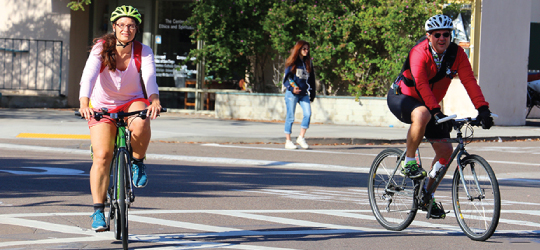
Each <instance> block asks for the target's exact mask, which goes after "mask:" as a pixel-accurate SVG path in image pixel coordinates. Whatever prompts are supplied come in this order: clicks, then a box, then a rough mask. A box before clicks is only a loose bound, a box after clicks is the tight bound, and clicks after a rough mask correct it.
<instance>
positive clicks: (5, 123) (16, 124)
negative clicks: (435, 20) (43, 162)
mask: <svg viewBox="0 0 540 250" xmlns="http://www.w3.org/2000/svg"><path fill="white" fill-rule="evenodd" d="M283 129H284V125H283V122H258V121H240V120H220V119H216V118H213V117H211V116H207V115H197V114H188V113H163V114H162V115H161V117H160V118H158V119H156V120H153V121H152V140H154V141H175V142H207V143H284V142H285V135H284V133H283ZM0 131H1V133H0V139H15V138H17V135H19V134H20V133H41V134H61V135H65V134H70V135H88V134H89V131H88V127H87V124H86V121H84V120H81V119H79V118H77V117H76V116H75V115H74V112H73V111H72V110H67V109H63V110H59V109H1V108H0ZM299 131H300V124H294V125H293V134H292V136H293V138H296V136H298V133H299ZM406 134H407V129H406V128H393V127H370V126H348V125H333V124H311V126H310V128H309V129H308V132H307V134H306V140H307V141H308V143H310V144H335V143H337V144H368V143H370V144H384V143H403V142H405V136H406ZM474 138H475V139H476V140H494V141H498V140H499V139H500V140H502V141H512V140H527V139H533V140H534V139H540V127H537V126H511V127H510V126H507V127H503V126H494V127H493V128H491V129H490V130H483V129H481V128H479V127H475V128H474Z"/></svg>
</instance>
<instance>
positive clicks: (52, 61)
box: [0, 0, 540, 125]
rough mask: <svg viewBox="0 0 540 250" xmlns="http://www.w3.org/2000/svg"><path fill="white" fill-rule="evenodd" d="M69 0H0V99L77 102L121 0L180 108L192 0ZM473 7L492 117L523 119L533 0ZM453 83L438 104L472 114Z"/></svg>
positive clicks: (474, 40) (187, 71)
mask: <svg viewBox="0 0 540 250" xmlns="http://www.w3.org/2000/svg"><path fill="white" fill-rule="evenodd" d="M69 2H70V1H69V0H25V1H18V0H0V4H1V5H2V6H3V8H2V9H0V73H2V75H1V76H0V77H1V78H0V93H2V99H1V100H2V104H3V106H17V105H16V103H15V102H16V101H17V100H19V102H21V103H20V105H18V106H25V105H26V106H34V107H78V105H79V101H78V93H79V81H80V77H81V75H82V70H83V68H84V65H85V62H86V59H87V57H88V51H89V49H90V46H91V44H92V40H93V39H94V38H96V37H99V36H101V35H103V34H105V33H106V32H110V31H111V26H110V22H109V15H110V13H111V11H112V10H113V9H114V8H116V7H117V6H120V5H124V4H126V5H132V6H134V7H136V8H138V9H139V11H140V12H141V14H142V16H143V23H142V26H141V32H140V33H139V34H138V35H137V38H136V39H138V40H140V41H142V42H143V43H145V44H147V45H149V46H150V47H151V48H152V49H153V50H154V53H155V58H156V71H157V78H158V85H159V86H160V88H170V89H169V90H171V89H173V91H160V93H161V96H162V99H164V100H166V102H167V106H169V107H171V108H180V109H182V108H188V107H187V104H188V101H189V100H190V99H193V98H194V94H195V93H194V92H193V93H191V94H190V93H186V92H179V91H174V89H175V88H176V89H177V90H178V89H179V88H180V89H181V88H185V87H190V86H191V85H194V84H195V83H196V82H199V83H200V81H201V80H200V79H199V80H197V78H198V77H197V76H198V75H199V76H200V75H202V73H203V72H201V70H197V68H196V65H183V63H182V62H183V61H184V59H185V58H186V56H187V54H188V52H189V50H190V49H193V48H195V47H196V46H197V44H194V43H192V42H191V40H190V38H189V36H190V34H191V33H192V27H189V26H186V25H185V24H184V22H185V20H186V19H187V18H188V17H189V16H190V15H191V10H190V4H191V3H192V2H193V1H192V0H92V4H91V5H90V6H86V7H85V11H80V10H79V11H71V10H70V9H69V8H67V7H66V5H67V3H69ZM473 7H474V8H476V9H475V11H474V12H475V14H474V15H473V19H475V20H476V21H475V20H473V21H472V25H473V26H472V29H471V30H470V33H471V34H470V35H471V43H470V45H469V46H470V49H471V50H470V52H471V61H472V64H473V67H474V68H475V72H476V73H477V75H478V80H479V84H480V86H481V88H482V90H483V91H484V94H485V96H486V99H487V100H488V102H490V104H491V109H492V111H493V112H495V113H498V114H499V115H500V118H499V120H497V122H496V123H497V124H498V125H523V124H525V113H526V105H525V103H526V77H527V71H528V70H530V69H531V68H530V66H532V65H537V64H538V65H540V60H537V59H536V57H539V58H540V56H538V55H535V54H530V52H531V53H537V52H536V51H537V50H535V49H532V48H535V47H534V46H531V49H530V43H531V41H532V40H533V39H534V38H535V37H537V36H538V35H535V34H533V35H532V36H531V32H534V31H535V30H536V29H535V27H536V26H537V25H538V26H539V27H540V0H522V1H506V0H484V1H481V0H477V1H475V3H474V4H473ZM539 37H540V36H539ZM531 58H532V59H533V60H529V59H531ZM529 61H531V63H529ZM532 61H534V62H536V61H538V62H539V63H536V64H535V63H533V62H532ZM535 67H536V66H535ZM198 73H199V74H198ZM199 78H200V77H199ZM453 85H455V88H451V89H450V91H449V93H448V97H449V98H446V99H445V100H444V101H443V106H444V109H445V112H446V113H450V112H452V113H458V114H471V115H475V113H474V112H475V110H474V109H471V106H470V105H471V104H467V103H464V102H462V101H461V100H463V99H468V98H467V97H466V93H465V92H464V90H463V89H460V84H453ZM456 100H458V101H456ZM23 104H24V105H23ZM473 113H474V114H473ZM532 114H534V113H532ZM539 114H540V112H539Z"/></svg>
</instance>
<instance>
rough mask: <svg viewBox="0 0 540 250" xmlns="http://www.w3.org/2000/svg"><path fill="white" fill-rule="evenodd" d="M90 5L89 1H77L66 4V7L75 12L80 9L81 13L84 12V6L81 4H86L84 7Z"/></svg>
mask: <svg viewBox="0 0 540 250" xmlns="http://www.w3.org/2000/svg"><path fill="white" fill-rule="evenodd" d="M90 3H91V0H77V1H71V2H69V3H68V4H67V7H69V8H70V9H72V10H74V11H77V10H79V9H81V10H82V11H84V6H83V4H86V5H89V4H90Z"/></svg>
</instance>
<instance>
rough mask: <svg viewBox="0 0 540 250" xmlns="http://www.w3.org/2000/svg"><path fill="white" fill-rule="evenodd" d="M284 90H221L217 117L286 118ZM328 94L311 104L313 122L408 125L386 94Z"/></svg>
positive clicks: (299, 111) (299, 112)
mask: <svg viewBox="0 0 540 250" xmlns="http://www.w3.org/2000/svg"><path fill="white" fill-rule="evenodd" d="M284 96H285V95H283V94H247V93H217V94H216V111H215V112H216V117H217V118H222V119H249V120H262V121H284V120H285V115H286V113H287V111H286V108H285V100H284V98H285V97H284ZM359 101H360V102H356V101H355V100H354V97H324V96H318V97H317V98H315V101H314V102H313V103H312V104H311V114H312V116H311V122H312V123H331V124H343V125H366V126H384V127H387V126H393V127H408V125H406V124H404V123H402V122H400V121H399V120H398V119H397V118H395V117H394V115H393V114H392V113H391V112H390V110H389V109H388V107H387V105H386V98H369V97H364V98H360V100H359ZM295 120H296V121H301V120H302V108H300V106H299V105H297V108H296V119H295Z"/></svg>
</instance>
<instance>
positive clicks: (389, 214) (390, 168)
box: [368, 148, 417, 231]
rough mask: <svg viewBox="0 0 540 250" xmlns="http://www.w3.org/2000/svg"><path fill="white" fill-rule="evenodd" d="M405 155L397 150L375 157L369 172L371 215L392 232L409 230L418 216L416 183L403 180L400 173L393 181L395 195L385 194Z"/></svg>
mask: <svg viewBox="0 0 540 250" xmlns="http://www.w3.org/2000/svg"><path fill="white" fill-rule="evenodd" d="M402 154H403V151H402V150H400V149H396V148H387V149H385V150H383V151H382V152H381V153H379V154H378V155H377V156H376V157H375V160H373V163H372V165H371V169H370V171H369V181H368V196H369V204H370V206H371V211H372V212H373V215H375V218H376V219H377V221H378V222H379V224H381V225H382V226H383V227H384V228H386V229H388V230H393V231H401V230H403V229H405V228H407V227H408V226H409V225H410V224H411V223H412V221H413V220H414V217H415V216H416V212H417V209H416V206H415V205H414V204H415V200H414V196H415V191H414V182H413V180H411V179H410V178H407V177H404V176H401V175H400V173H399V171H400V170H399V169H398V170H397V171H398V172H396V174H395V175H394V177H393V179H392V180H393V181H392V184H391V188H393V189H394V190H393V192H388V191H387V190H386V186H387V184H388V183H389V181H390V176H391V174H392V173H393V172H394V170H395V169H396V166H397V164H398V161H399V158H400V156H401V155H402ZM389 201H390V203H389Z"/></svg>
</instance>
